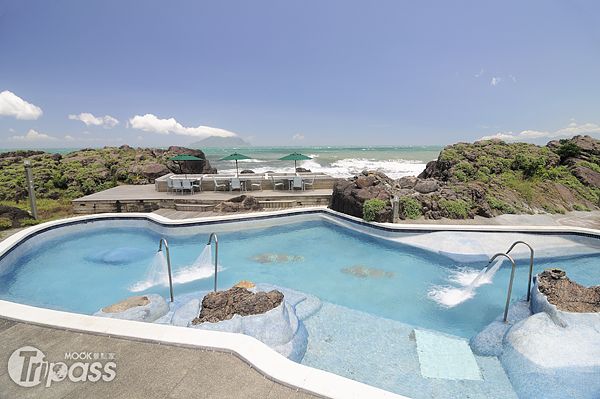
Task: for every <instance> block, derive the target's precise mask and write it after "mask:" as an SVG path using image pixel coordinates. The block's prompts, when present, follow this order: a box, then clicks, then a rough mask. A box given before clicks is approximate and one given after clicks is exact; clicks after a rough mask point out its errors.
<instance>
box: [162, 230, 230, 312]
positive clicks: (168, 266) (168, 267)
mask: <svg viewBox="0 0 600 399" xmlns="http://www.w3.org/2000/svg"><path fill="white" fill-rule="evenodd" d="M213 236H214V237H215V292H217V257H218V256H219V241H218V240H217V235H216V234H215V233H210V237H209V238H208V244H206V245H210V242H211V241H212V238H213ZM163 242H164V243H165V250H166V252H167V270H168V271H169V289H170V291H171V302H173V277H172V276H171V257H170V256H169V244H167V240H166V239H165V238H161V239H160V241H159V242H158V252H160V251H162V243H163Z"/></svg>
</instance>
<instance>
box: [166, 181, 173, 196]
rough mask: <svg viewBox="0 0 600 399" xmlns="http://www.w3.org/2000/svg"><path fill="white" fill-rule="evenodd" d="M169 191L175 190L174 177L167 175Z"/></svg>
mask: <svg viewBox="0 0 600 399" xmlns="http://www.w3.org/2000/svg"><path fill="white" fill-rule="evenodd" d="M169 191H170V192H173V179H171V178H170V177H167V193H168V192H169Z"/></svg>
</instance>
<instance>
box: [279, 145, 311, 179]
mask: <svg viewBox="0 0 600 399" xmlns="http://www.w3.org/2000/svg"><path fill="white" fill-rule="evenodd" d="M305 159H312V158H311V157H307V156H306V155H302V154H300V153H298V152H296V151H294V153H293V154H290V155H286V156H285V157H283V158H279V160H280V161H294V173H295V174H296V176H298V172H296V161H303V160H305Z"/></svg>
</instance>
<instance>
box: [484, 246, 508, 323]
mask: <svg viewBox="0 0 600 399" xmlns="http://www.w3.org/2000/svg"><path fill="white" fill-rule="evenodd" d="M498 256H506V257H507V258H508V259H509V260H510V262H511V263H512V271H511V273H510V283H509V284H508V296H507V297H506V308H504V322H505V323H506V318H507V317H508V306H509V305H510V294H511V293H512V285H513V279H514V277H515V261H514V260H513V258H511V257H510V256H508V254H505V253H502V252H500V253H497V254H496V255H494V256H492V259H490V261H489V262H488V263H487V265H485V267H484V269H487V267H488V266H489V265H490V263H492V262H493V261H494V259H496V258H497V257H498Z"/></svg>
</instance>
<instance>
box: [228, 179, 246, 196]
mask: <svg viewBox="0 0 600 399" xmlns="http://www.w3.org/2000/svg"><path fill="white" fill-rule="evenodd" d="M243 189H244V186H243V185H242V182H241V180H240V179H239V178H237V177H234V178H232V179H231V180H230V181H229V193H230V194H231V193H232V192H233V190H240V193H241V192H242V190H243Z"/></svg>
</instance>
